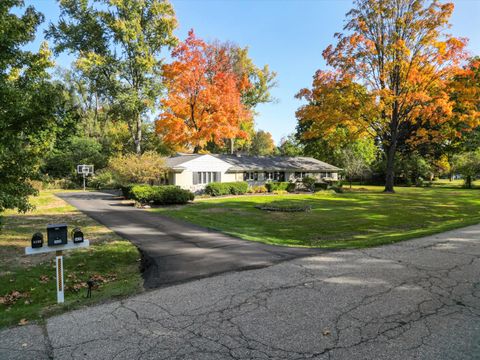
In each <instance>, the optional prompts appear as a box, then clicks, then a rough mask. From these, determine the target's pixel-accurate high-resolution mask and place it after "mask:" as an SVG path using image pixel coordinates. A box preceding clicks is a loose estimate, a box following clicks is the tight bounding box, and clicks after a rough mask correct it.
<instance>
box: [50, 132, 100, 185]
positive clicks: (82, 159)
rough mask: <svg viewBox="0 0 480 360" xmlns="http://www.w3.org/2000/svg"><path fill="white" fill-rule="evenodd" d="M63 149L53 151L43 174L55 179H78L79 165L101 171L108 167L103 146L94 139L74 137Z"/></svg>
mask: <svg viewBox="0 0 480 360" xmlns="http://www.w3.org/2000/svg"><path fill="white" fill-rule="evenodd" d="M62 145H63V146H62V147H61V148H55V149H54V150H53V151H51V152H50V153H49V154H48V156H47V158H46V160H45V163H44V165H43V167H42V172H43V173H44V174H46V175H48V176H51V177H53V178H65V177H76V168H77V165H81V164H86V165H93V166H94V169H95V170H100V169H102V168H104V167H105V166H106V165H107V158H106V156H105V155H104V154H103V151H102V145H101V144H100V143H99V142H98V141H96V140H95V139H92V138H86V137H72V138H70V139H69V141H68V142H66V143H64V144H62Z"/></svg>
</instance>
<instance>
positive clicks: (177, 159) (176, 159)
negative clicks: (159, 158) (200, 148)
mask: <svg viewBox="0 0 480 360" xmlns="http://www.w3.org/2000/svg"><path fill="white" fill-rule="evenodd" d="M200 156H203V155H202V154H178V155H175V156H170V157H168V158H167V159H166V161H165V164H166V165H167V167H169V168H178V167H181V165H182V164H183V163H186V162H187V161H190V160H193V159H196V158H198V157H200Z"/></svg>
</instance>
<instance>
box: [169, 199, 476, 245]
mask: <svg viewBox="0 0 480 360" xmlns="http://www.w3.org/2000/svg"><path fill="white" fill-rule="evenodd" d="M355 195H356V196H355V197H352V196H350V194H338V195H335V196H332V197H330V196H325V197H316V196H315V195H311V196H307V197H304V198H298V199H295V198H292V197H288V198H281V197H277V198H274V197H272V198H263V199H258V198H255V199H252V198H236V199H228V200H227V199H225V200H223V201H221V202H208V203H207V202H202V203H196V204H192V205H189V206H186V207H183V208H179V209H175V210H169V209H168V208H163V209H161V212H162V213H164V214H166V215H170V216H173V217H176V218H180V219H183V220H185V221H189V222H194V223H196V224H198V225H201V226H206V227H209V228H213V229H216V230H220V231H224V232H227V233H229V234H232V235H234V236H238V237H241V238H245V239H248V240H255V239H257V240H258V241H262V240H263V241H266V242H268V243H278V244H283V245H291V246H292V245H293V246H295V245H296V246H313V247H318V246H322V245H323V244H324V243H329V242H342V243H345V242H348V241H354V240H355V241H356V240H359V241H362V240H365V241H368V240H370V239H379V238H382V237H383V238H384V239H385V241H390V240H392V241H393V240H394V239H397V238H398V239H402V238H408V237H414V236H417V235H418V236H420V235H422V232H423V233H429V232H435V231H442V229H446V230H448V229H449V228H451V227H460V226H462V224H463V223H464V224H465V225H470V224H472V223H475V221H476V220H478V221H480V216H478V215H477V216H472V210H479V209H480V202H478V201H475V200H474V199H470V198H469V197H468V196H466V197H465V198H463V197H460V198H459V197H448V196H447V197H445V196H441V197H435V196H434V194H432V195H430V194H425V193H423V194H422V195H421V196H418V195H417V194H408V196H405V195H404V194H394V195H391V194H381V193H373V194H369V196H368V198H360V197H359V195H360V194H358V193H356V194H355ZM372 195H373V198H371V197H372ZM271 202H275V204H279V205H282V204H284V205H285V206H287V205H292V204H299V205H300V204H302V205H305V204H308V205H311V207H312V210H311V211H310V212H295V213H290V212H269V211H265V210H260V209H257V208H256V206H258V205H259V204H262V203H266V204H269V203H271ZM409 234H410V235H411V236H409Z"/></svg>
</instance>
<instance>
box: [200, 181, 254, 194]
mask: <svg viewBox="0 0 480 360" xmlns="http://www.w3.org/2000/svg"><path fill="white" fill-rule="evenodd" d="M247 190H248V183H247V182H246V181H238V182H226V183H220V182H212V183H210V184H208V185H207V186H206V187H205V193H206V194H208V195H211V196H222V195H243V194H245V193H246V192H247Z"/></svg>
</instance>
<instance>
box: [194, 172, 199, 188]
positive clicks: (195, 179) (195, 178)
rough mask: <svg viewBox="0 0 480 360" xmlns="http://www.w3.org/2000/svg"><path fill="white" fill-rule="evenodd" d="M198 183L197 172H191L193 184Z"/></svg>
mask: <svg viewBox="0 0 480 360" xmlns="http://www.w3.org/2000/svg"><path fill="white" fill-rule="evenodd" d="M197 184H198V172H194V173H193V185H197Z"/></svg>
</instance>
